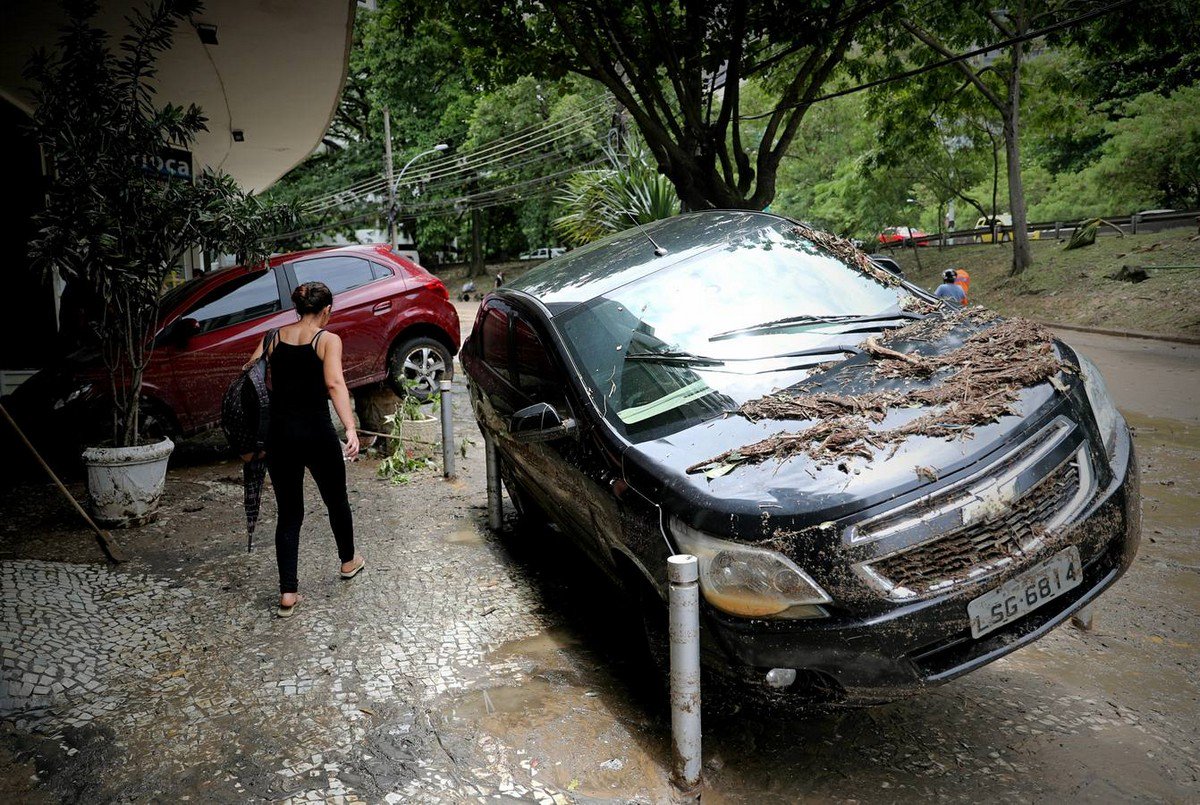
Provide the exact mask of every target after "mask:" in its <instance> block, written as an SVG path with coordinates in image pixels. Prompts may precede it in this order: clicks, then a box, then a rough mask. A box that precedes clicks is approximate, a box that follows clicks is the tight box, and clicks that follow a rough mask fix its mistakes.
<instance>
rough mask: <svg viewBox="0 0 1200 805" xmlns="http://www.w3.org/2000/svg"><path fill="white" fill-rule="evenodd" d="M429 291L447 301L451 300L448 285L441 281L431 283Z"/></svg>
mask: <svg viewBox="0 0 1200 805" xmlns="http://www.w3.org/2000/svg"><path fill="white" fill-rule="evenodd" d="M428 287H429V289H430V290H431V291H433V292H434V293H435V294H437V295H438V296H440V297H442V298H443V299H445V300H446V301H449V300H450V292H449V291H447V290H446V285H445V283H443V282H442V281H441V280H434V281H433V282H431V283H429V286H428Z"/></svg>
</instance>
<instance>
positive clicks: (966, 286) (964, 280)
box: [954, 268, 971, 305]
mask: <svg viewBox="0 0 1200 805" xmlns="http://www.w3.org/2000/svg"><path fill="white" fill-rule="evenodd" d="M954 284H955V285H957V286H958V287H959V288H962V289H963V304H964V305H969V304H970V300H968V298H967V297H968V296H969V295H970V293H971V275H970V274H968V273H967V270H966V269H965V268H960V269H958V270H956V271H955V272H954Z"/></svg>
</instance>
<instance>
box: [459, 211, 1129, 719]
mask: <svg viewBox="0 0 1200 805" xmlns="http://www.w3.org/2000/svg"><path fill="white" fill-rule="evenodd" d="M462 362H463V366H464V368H465V369H466V372H467V374H468V377H469V382H470V388H471V399H472V404H473V406H474V411H475V414H476V417H477V419H478V421H479V424H480V427H481V428H482V430H483V431H484V433H485V434H486V435H488V436H489V437H491V438H492V439H494V440H495V444H496V446H497V450H498V453H499V456H500V459H501V471H502V476H503V478H504V481H505V485H506V487H507V488H508V490H509V493H510V496H511V497H512V499H513V501H514V503H515V504H516V506H517V507H518V509H520V510H521V511H522V512H523V513H524V514H527V515H531V516H545V517H547V518H548V519H549V520H551V521H552V522H553V523H554V524H556V525H557V526H558V527H559V529H560V530H561V531H563V532H565V533H566V534H568V535H570V536H571V537H572V538H574V539H575V540H577V541H578V543H579V544H580V545H581V546H582V548H583V549H584V550H585V551H586V552H587V553H588V554H589V555H590V556H591V557H592V558H593V559H594V560H595V562H596V563H598V564H599V565H600V566H601V567H602V568H604V569H605V570H606V571H607V572H609V573H610V574H611V575H612V576H613V577H614V578H615V579H616V580H617V581H618V582H619V583H620V584H621V585H622V586H623V588H624V590H625V594H624V595H622V596H621V600H622V601H624V602H629V601H636V602H638V604H639V609H640V611H641V612H643V613H644V614H645V617H646V621H647V623H648V624H650V626H651V630H652V631H653V629H654V628H656V626H657V624H660V623H662V622H664V619H665V615H664V614H663V612H662V602H663V601H664V599H665V592H666V589H665V588H666V570H665V566H666V559H667V557H668V556H669V555H670V554H672V553H676V552H680V553H691V554H694V555H696V556H697V557H698V558H699V562H700V586H701V590H702V593H703V603H702V606H703V620H702V623H703V627H702V630H701V631H702V635H703V652H704V658H705V662H706V664H707V666H708V667H709V668H710V669H711V670H716V671H720V672H724V673H726V674H730V675H733V676H735V677H737V678H738V679H740V680H742V681H749V682H751V683H752V684H754V685H756V686H758V687H760V688H762V689H763V690H764V691H768V692H772V693H773V694H776V695H786V696H796V697H806V698H820V699H824V700H827V701H837V702H851V703H865V702H871V701H878V700H884V699H889V698H894V697H896V696H897V695H902V694H905V693H909V692H913V691H915V690H919V689H920V688H922V687H924V686H927V685H930V684H936V683H939V682H944V681H946V680H949V679H952V678H954V677H956V676H958V675H960V674H963V673H966V672H968V671H971V670H972V669H975V668H978V667H980V666H982V665H984V664H986V663H988V662H991V661H992V660H995V659H997V658H999V657H1001V656H1003V655H1004V654H1007V653H1008V652H1011V651H1013V650H1015V649H1017V648H1019V647H1020V646H1023V645H1025V644H1027V643H1029V642H1031V641H1033V640H1036V639H1037V638H1038V637H1040V636H1042V635H1044V634H1046V633H1047V632H1048V631H1049V630H1051V629H1053V628H1054V627H1055V626H1056V625H1058V624H1059V623H1061V622H1062V621H1063V620H1064V619H1066V618H1068V617H1069V616H1070V615H1071V614H1072V613H1073V612H1075V611H1077V610H1079V609H1080V608H1082V607H1084V606H1086V605H1087V604H1089V603H1090V602H1091V601H1093V600H1094V599H1095V598H1096V596H1098V595H1099V594H1100V593H1101V592H1102V591H1104V590H1105V589H1106V588H1108V587H1109V586H1110V585H1112V583H1113V582H1114V581H1116V579H1117V578H1118V577H1119V576H1120V575H1121V574H1122V573H1123V572H1124V571H1125V569H1126V568H1127V567H1128V566H1129V564H1130V563H1131V562H1132V560H1133V556H1134V552H1135V550H1136V548H1137V542H1138V538H1139V528H1140V503H1139V493H1138V486H1137V473H1136V468H1135V464H1134V462H1133V455H1132V450H1133V448H1132V443H1131V441H1130V437H1129V432H1128V429H1127V428H1126V426H1125V423H1124V421H1123V420H1122V419H1121V417H1120V415H1119V414H1118V413H1117V411H1116V409H1115V408H1114V407H1113V404H1112V401H1111V400H1110V399H1109V397H1108V394H1107V392H1106V390H1105V387H1104V384H1103V381H1102V380H1101V378H1100V376H1099V374H1098V373H1097V371H1096V369H1095V367H1094V366H1093V365H1092V364H1091V363H1090V362H1088V361H1087V360H1086V359H1083V358H1081V357H1080V356H1078V355H1076V354H1075V353H1074V352H1073V351H1072V350H1071V348H1070V347H1068V346H1067V345H1066V344H1063V343H1062V342H1060V341H1057V340H1054V339H1053V338H1052V337H1051V336H1050V335H1049V333H1047V332H1046V331H1045V330H1044V329H1042V328H1041V327H1039V326H1038V325H1036V324H1034V323H1032V322H1027V321H1021V320H1004V319H1001V318H999V317H996V316H995V315H994V314H991V313H989V312H988V311H985V310H983V309H981V308H974V309H970V310H966V311H963V310H957V311H956V310H952V309H950V308H949V307H942V306H941V305H940V304H939V302H938V300H936V299H935V298H933V297H931V296H930V295H929V294H928V293H927V292H925V291H923V290H921V289H920V288H917V287H916V286H913V285H911V284H908V283H907V282H905V281H904V280H903V279H901V278H899V277H897V276H895V275H894V274H891V273H890V272H887V271H883V270H880V269H879V267H878V266H876V265H874V264H873V263H871V262H870V261H869V260H867V258H866V257H865V256H864V255H862V254H861V252H859V251H857V250H856V249H854V247H853V246H852V245H851V244H849V243H848V242H846V241H841V240H839V239H836V238H832V237H830V236H828V235H825V234H823V233H819V232H815V231H813V230H811V229H809V228H807V227H805V226H803V225H800V224H797V223H795V222H792V221H788V220H785V219H782V218H779V217H776V216H771V215H766V214H760V213H747V212H703V213H694V214H688V215H682V216H678V217H675V218H671V219H669V220H666V221H661V222H658V223H655V224H653V225H650V226H647V227H645V229H644V230H638V229H634V230H631V231H628V232H624V233H621V234H618V235H615V236H612V237H610V238H607V239H605V240H603V241H600V242H597V243H595V244H592V245H590V246H588V247H586V248H582V249H578V250H576V251H573V252H571V253H570V254H568V255H566V256H563V257H560V258H558V259H555V260H551V261H549V262H548V263H546V264H545V265H542V266H540V267H538V268H536V269H534V270H533V271H530V272H529V273H527V274H526V275H525V276H523V277H521V278H520V279H519V280H517V281H515V282H512V283H511V284H510V285H508V286H507V287H504V288H501V289H498V290H497V291H495V292H493V293H491V294H489V295H488V296H487V297H486V298H485V300H484V302H483V304H482V306H481V308H480V310H479V314H478V317H477V319H476V321H475V325H474V329H473V331H472V334H471V336H470V339H469V341H468V343H467V344H466V346H465V347H464V349H463V352H462ZM616 604H617V602H616V601H613V602H597V605H599V606H613V607H614V608H615V607H616Z"/></svg>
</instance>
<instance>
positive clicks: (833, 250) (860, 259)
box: [792, 224, 900, 288]
mask: <svg viewBox="0 0 1200 805" xmlns="http://www.w3.org/2000/svg"><path fill="white" fill-rule="evenodd" d="M792 231H793V232H795V233H796V234H797V235H799V236H800V237H802V238H804V239H805V240H807V241H809V242H811V243H812V244H813V245H814V246H816V247H817V248H818V249H820V250H821V251H823V252H828V253H829V254H831V255H833V256H834V257H836V258H837V259H839V260H841V261H842V262H843V263H845V264H846V265H848V266H850V267H851V268H856V269H858V270H859V271H861V272H862V273H864V274H866V275H867V276H868V277H871V278H872V279H874V280H877V281H878V282H882V283H883V284H884V285H887V286H889V287H893V288H894V287H896V286H897V285H899V284H900V279H899V278H898V277H897V276H896V275H895V274H893V273H891V272H890V271H886V270H884V269H882V268H880V267H879V266H877V265H875V264H874V263H872V262H871V258H870V257H867V254H866V252H864V251H863V250H862V249H860V248H858V247H857V246H855V245H854V243H853V242H852V241H850V240H849V239H848V238H843V237H840V236H838V235H834V234H832V233H830V232H822V231H821V230H819V229H813V228H812V227H811V226H806V225H804V224H795V225H794V226H793V227H792Z"/></svg>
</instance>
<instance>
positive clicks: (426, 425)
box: [400, 417, 442, 458]
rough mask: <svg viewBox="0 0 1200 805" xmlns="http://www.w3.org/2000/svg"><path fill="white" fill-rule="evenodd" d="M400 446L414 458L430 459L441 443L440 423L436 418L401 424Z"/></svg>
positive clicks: (410, 420) (407, 420) (405, 421)
mask: <svg viewBox="0 0 1200 805" xmlns="http://www.w3.org/2000/svg"><path fill="white" fill-rule="evenodd" d="M400 433H401V437H402V442H401V443H402V444H403V445H404V447H405V449H406V450H411V451H412V455H413V457H414V458H432V457H433V456H434V455H436V454H437V452H438V445H439V444H440V443H441V441H442V423H441V422H440V421H439V420H438V419H437V418H436V417H427V418H425V419H406V420H404V421H403V422H401V432H400Z"/></svg>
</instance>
